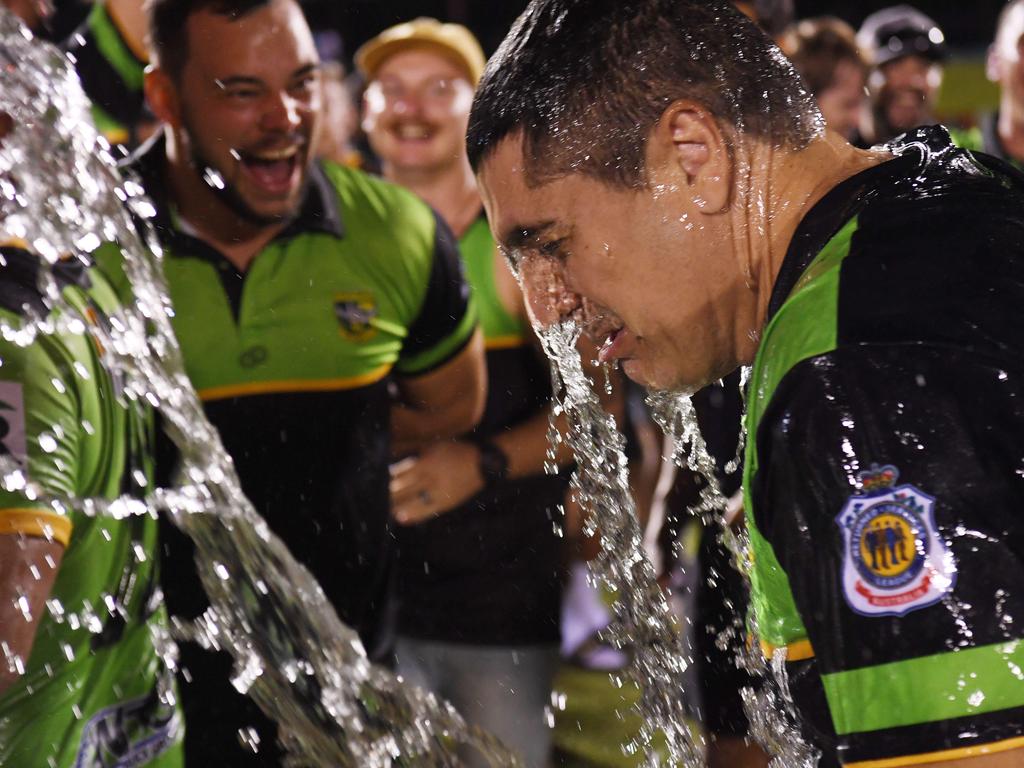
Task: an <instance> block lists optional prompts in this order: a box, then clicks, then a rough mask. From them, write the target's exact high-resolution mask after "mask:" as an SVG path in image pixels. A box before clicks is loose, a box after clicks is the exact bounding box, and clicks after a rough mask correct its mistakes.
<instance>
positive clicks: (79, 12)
mask: <svg viewBox="0 0 1024 768" xmlns="http://www.w3.org/2000/svg"><path fill="white" fill-rule="evenodd" d="M892 4H893V3H892V2H884V0H883V1H882V2H879V1H878V0H796V10H797V18H804V17H807V16H817V15H821V14H831V15H835V16H839V17H840V18H842V19H845V20H846V21H848V22H849V23H851V24H852V25H854V26H855V27H856V26H858V25H859V24H860V22H861V21H863V19H864V17H865V16H867V15H868V14H869V13H871V12H872V11H875V10H878V9H879V8H884V7H886V6H888V5H892ZM912 4H913V5H914V6H915V7H917V8H919V9H920V10H922V11H924V12H925V13H927V14H928V15H929V16H931V17H932V18H933V19H935V20H936V21H937V22H938V24H939V26H940V27H942V29H943V31H944V32H945V34H946V37H947V39H948V41H949V43H950V44H951V45H952V46H953V47H954V48H957V49H961V50H966V51H978V50H980V49H983V48H984V47H985V46H987V45H988V43H989V42H990V41H991V39H992V33H993V31H994V28H995V20H996V16H997V15H998V13H999V10H1000V8H1002V6H1003V5H1004V4H1005V0H973V1H972V2H969V3H965V2H950V0H927V1H923V0H922V1H921V2H916V3H912ZM302 5H303V6H304V7H305V8H306V12H307V15H308V16H309V20H310V23H311V24H312V25H313V27H314V28H316V29H334V30H336V31H338V32H339V33H340V34H341V36H342V39H343V41H344V45H345V56H346V58H348V59H351V56H352V53H353V52H354V51H355V49H356V48H357V47H358V46H359V45H360V44H361V43H363V42H364V41H366V40H368V39H369V38H371V37H373V36H374V35H375V34H377V33H378V32H380V31H381V30H382V29H385V28H386V27H389V26H391V25H392V24H397V23H399V22H402V21H408V20H409V19H412V18H415V17H417V16H434V17H436V18H438V19H441V20H442V21H458V22H460V23H462V24H465V25H466V26H468V27H469V28H470V29H472V30H473V31H474V32H475V33H476V34H477V36H478V37H479V38H480V42H481V44H482V45H483V47H484V50H485V51H486V52H487V53H488V54H490V53H492V52H493V51H494V49H495V48H496V47H497V45H498V43H500V42H501V39H502V38H503V37H504V35H505V33H506V32H507V31H508V28H509V26H510V25H511V23H512V21H513V20H514V19H515V18H516V16H517V15H519V13H520V12H521V11H522V10H523V9H524V8H525V7H526V2H525V0H302ZM57 7H58V14H57V17H56V19H55V20H54V29H53V33H52V34H53V35H54V36H55V37H59V36H61V35H62V34H66V33H67V32H70V30H71V29H73V28H74V26H75V24H76V23H77V21H78V20H79V19H80V18H81V17H82V16H83V15H84V14H85V12H86V10H87V5H86V4H85V3H83V2H81V0H57Z"/></svg>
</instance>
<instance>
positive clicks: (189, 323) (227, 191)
mask: <svg viewBox="0 0 1024 768" xmlns="http://www.w3.org/2000/svg"><path fill="white" fill-rule="evenodd" d="M149 10H150V27H149V29H150V32H149V41H150V45H151V49H150V53H151V56H152V61H153V66H152V67H151V68H150V69H148V70H147V72H146V80H145V92H146V97H147V100H148V101H149V103H150V106H151V107H152V110H153V112H154V114H156V115H157V116H158V117H159V118H160V119H161V120H162V121H163V123H164V126H165V127H164V129H163V131H161V132H160V134H158V135H157V136H155V137H154V139H153V140H152V141H150V142H148V143H147V144H145V145H143V147H142V148H140V150H139V151H138V152H137V153H136V154H135V155H134V156H133V157H132V158H131V161H130V162H129V163H128V165H127V168H128V169H129V170H131V171H133V172H135V173H136V174H137V175H138V176H139V177H140V178H141V180H142V182H143V185H144V187H145V189H146V192H147V193H148V194H149V195H150V197H151V199H152V201H153V204H154V206H155V209H156V211H155V216H154V217H153V225H154V228H155V231H156V234H157V236H158V238H159V240H160V244H161V245H162V246H163V249H164V262H163V266H164V271H165V274H166V278H167V284H168V289H169V294H170V298H171V300H172V302H173V305H174V309H175V312H174V317H173V324H174V331H175V334H176V335H177V337H178V339H179V341H180V344H181V349H182V355H183V357H184V363H185V370H186V373H187V374H188V376H189V378H190V380H191V382H192V385H193V386H194V387H195V388H196V390H197V392H198V394H199V398H200V400H201V401H202V403H203V407H204V410H205V412H206V415H207V416H208V418H209V419H210V421H211V423H212V424H213V425H214V426H215V427H216V428H217V430H218V432H219V433H220V436H221V438H222V440H223V443H224V447H225V448H226V450H227V452H228V453H229V454H230V455H231V457H232V459H233V462H234V465H235V468H236V469H237V471H238V475H239V479H240V480H241V486H242V490H243V491H244V492H245V494H246V495H247V496H248V498H249V499H250V500H251V501H252V503H253V506H254V507H255V508H256V510H257V511H258V512H259V513H260V514H261V515H263V517H264V518H265V519H266V521H267V524H268V525H269V527H270V528H271V529H272V530H273V531H274V532H275V533H277V534H278V535H279V536H280V537H281V539H282V541H283V542H284V543H285V544H286V545H287V546H288V548H289V549H290V550H291V551H292V552H294V553H295V556H296V558H297V559H298V560H299V561H300V562H302V563H303V564H304V565H305V566H306V567H307V568H308V569H309V570H310V572H311V573H312V574H313V576H314V577H316V579H317V581H318V582H319V584H320V586H321V587H322V588H323V590H324V592H325V594H326V597H327V598H328V599H329V600H330V601H331V603H332V605H333V606H334V608H335V609H336V610H337V612H338V615H339V616H340V617H341V619H342V620H343V621H345V622H346V623H348V624H349V625H351V626H352V627H353V628H355V629H356V630H357V631H359V633H360V637H361V638H362V640H363V643H364V645H365V647H366V648H367V651H368V653H369V654H370V655H371V656H373V657H375V658H383V657H385V654H386V652H387V651H388V647H387V641H388V634H389V632H388V630H389V627H388V615H387V604H388V600H389V576H390V560H391V556H392V544H391V542H392V535H391V532H390V525H389V521H388V508H389V497H388V482H389V475H388V465H389V457H390V455H391V450H392V447H393V446H403V447H404V449H405V450H410V449H415V447H417V446H418V445H419V444H420V443H424V442H428V441H431V440H434V439H437V438H440V437H446V436H449V435H455V434H461V433H463V432H465V431H466V430H467V429H469V428H471V427H472V425H473V424H475V423H476V421H477V420H478V419H479V416H480V413H481V411H482V410H483V393H484V386H485V379H484V377H485V371H484V359H483V342H482V339H481V337H480V334H479V332H478V331H477V327H476V313H475V310H474V309H473V306H472V303H471V297H470V295H469V287H468V286H467V285H466V283H465V282H464V280H463V278H462V272H461V266H460V263H459V258H458V252H457V249H456V248H455V245H454V240H453V237H452V235H451V233H450V232H449V230H448V227H447V226H446V225H445V223H444V221H443V220H441V219H440V218H439V217H438V216H437V215H436V214H434V213H433V212H432V211H431V210H430V209H429V208H428V207H427V206H426V205H424V204H423V202H422V201H420V200H418V199H417V198H416V197H415V196H414V195H412V194H410V193H409V192H408V191H407V190H404V189H401V188H399V187H396V186H394V185H391V184H387V183H384V182H382V181H380V180H379V179H375V178H372V177H370V176H367V175H366V174H363V173H361V172H359V171H357V170H353V169H350V168H345V167H342V166H339V165H336V164H334V163H330V162H323V161H318V160H316V157H317V150H316V139H317V138H318V135H319V123H320V120H321V118H322V115H321V101H320V96H321V91H320V87H319V64H320V61H319V56H318V53H317V49H316V47H315V44H314V40H313V36H312V33H311V31H310V29H309V26H308V24H307V22H306V20H305V17H304V15H303V12H302V9H301V7H300V6H299V4H298V3H297V2H295V1H294V0H154V2H152V3H150V4H149ZM389 424H390V430H389ZM160 459H161V461H160V462H159V467H160V469H161V472H162V474H163V475H164V477H163V478H162V479H163V480H164V481H169V480H170V479H171V475H172V472H171V471H170V470H172V468H173V464H174V456H173V454H172V452H170V451H167V452H165V454H164V455H161V456H160ZM167 530H168V535H167V538H166V539H165V543H166V545H167V546H166V547H165V551H164V558H163V566H164V567H163V571H162V573H163V578H162V581H163V586H164V591H165V593H166V595H167V600H168V606H169V608H170V609H171V611H172V613H173V614H174V615H176V616H181V617H182V618H186V619H192V618H194V617H196V616H198V615H200V614H202V613H203V611H204V610H205V609H206V607H207V606H206V604H205V603H206V601H205V599H204V596H203V592H202V590H201V589H200V587H199V585H198V583H197V581H198V580H197V578H196V574H195V571H194V565H193V564H194V557H193V547H192V546H191V544H190V542H188V541H187V540H186V539H184V538H183V537H182V536H181V535H180V534H176V532H174V531H172V530H171V529H170V527H168V528H167ZM181 657H182V667H183V668H184V669H185V670H187V674H183V675H182V677H183V679H184V680H185V682H184V683H183V685H182V688H181V690H182V701H183V703H184V706H185V712H186V718H187V719H188V720H189V722H192V723H195V725H196V727H195V728H191V729H190V730H189V731H188V732H187V733H186V743H185V747H186V758H187V760H188V761H189V763H190V764H194V765H198V766H215V765H231V766H236V765H253V764H259V765H273V766H278V765H280V764H281V756H280V755H279V754H278V750H277V744H276V741H277V726H276V724H274V723H271V722H269V721H268V720H267V718H266V717H265V716H263V715H262V713H261V712H260V711H259V710H258V709H257V708H256V706H255V705H254V704H253V702H251V701H250V700H249V699H247V698H245V697H243V696H241V695H240V694H239V693H238V692H237V691H235V690H234V688H233V687H232V686H231V684H230V682H229V679H230V677H231V668H232V664H231V660H230V658H229V657H228V656H227V655H226V654H224V653H218V654H214V653H209V652H206V651H203V650H202V649H200V648H199V647H198V646H196V645H194V644H190V643H182V644H181ZM240 732H242V733H244V734H245V735H246V736H245V738H246V742H247V744H246V745H245V746H243V745H241V744H240V743H239V733H240ZM254 743H255V745H256V751H255V752H254V750H253V744H254Z"/></svg>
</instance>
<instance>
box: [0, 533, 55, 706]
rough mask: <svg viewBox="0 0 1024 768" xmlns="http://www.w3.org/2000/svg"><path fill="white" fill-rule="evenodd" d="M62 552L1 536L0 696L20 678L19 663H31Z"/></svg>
mask: <svg viewBox="0 0 1024 768" xmlns="http://www.w3.org/2000/svg"><path fill="white" fill-rule="evenodd" d="M63 552H64V548H63V547H62V546H61V545H60V544H58V543H57V542H55V541H48V540H46V539H43V538H36V537H26V536H22V535H20V534H3V535H0V649H2V650H0V693H3V692H4V691H5V690H7V688H9V687H10V686H11V685H13V684H14V683H15V682H17V680H18V678H19V677H20V675H21V672H20V670H19V669H18V668H17V665H16V660H17V661H20V663H21V664H22V665H24V664H25V663H26V662H27V661H28V658H29V655H30V654H31V652H32V644H33V642H34V641H35V637H36V630H37V629H38V627H39V619H40V618H41V617H42V613H43V611H44V610H45V609H46V600H47V599H48V598H49V596H50V590H51V589H53V582H54V581H55V580H56V578H57V570H58V568H59V567H60V561H61V556H62V554H63Z"/></svg>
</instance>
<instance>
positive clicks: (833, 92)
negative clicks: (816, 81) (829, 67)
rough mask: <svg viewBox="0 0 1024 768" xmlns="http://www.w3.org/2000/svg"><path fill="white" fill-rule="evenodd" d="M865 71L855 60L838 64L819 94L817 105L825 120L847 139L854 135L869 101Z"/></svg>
mask: <svg viewBox="0 0 1024 768" xmlns="http://www.w3.org/2000/svg"><path fill="white" fill-rule="evenodd" d="M866 84H867V83H866V78H865V76H864V71H863V70H862V69H861V68H860V67H859V66H857V65H856V64H854V63H853V62H852V61H847V60H843V61H840V62H839V63H838V64H837V65H836V69H835V76H834V77H833V79H832V82H831V83H830V84H829V87H828V88H826V89H825V90H824V91H822V92H821V93H819V94H818V107H819V108H820V109H821V114H822V117H824V118H825V124H826V125H827V126H828V127H829V128H831V129H832V130H833V131H836V132H837V133H838V134H840V135H841V136H842V137H843V138H845V139H851V138H853V136H854V134H855V133H856V131H857V126H859V125H860V122H861V117H862V113H863V111H864V106H865V103H866V99H867V96H866V93H865V91H864V86H865V85H866Z"/></svg>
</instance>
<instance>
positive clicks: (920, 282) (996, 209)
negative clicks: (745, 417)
mask: <svg viewBox="0 0 1024 768" xmlns="http://www.w3.org/2000/svg"><path fill="white" fill-rule="evenodd" d="M949 162H950V163H951V164H953V165H954V166H955V167H953V168H951V169H947V170H944V171H941V172H939V173H935V174H931V175H930V176H929V175H926V176H924V177H921V178H917V179H912V180H909V181H908V182H907V186H906V189H905V190H904V191H896V192H893V193H890V194H882V195H879V196H878V197H877V198H875V199H874V200H872V201H869V202H868V203H867V204H866V205H865V206H864V208H863V210H862V211H861V212H860V213H859V214H858V216H857V221H856V229H855V231H854V232H853V234H852V237H851V239H850V245H849V254H848V256H847V257H846V258H845V259H844V260H843V263H842V267H841V270H840V272H839V283H838V302H837V307H836V323H837V329H836V333H837V344H839V345H842V344H848V343H937V344H953V345H967V346H969V347H975V348H978V349H982V348H984V349H987V350H988V351H991V352H994V353H995V352H999V354H1009V355H1011V356H1012V355H1017V354H1020V353H1022V352H1024V349H1022V347H1021V344H1020V342H1019V341H1016V340H1015V339H1014V338H1013V336H1014V332H1013V331H1011V329H1014V328H1020V327H1022V325H1024V176H1021V175H1020V174H1019V173H1018V172H1017V171H1016V170H1014V169H1013V168H1011V167H1010V166H1008V165H1006V164H1005V163H1002V162H1001V161H998V160H996V159H995V158H987V157H986V158H977V157H971V156H969V155H967V154H966V153H964V152H962V151H960V150H956V155H955V156H954V157H953V158H952V159H951V160H950V161H949Z"/></svg>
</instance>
